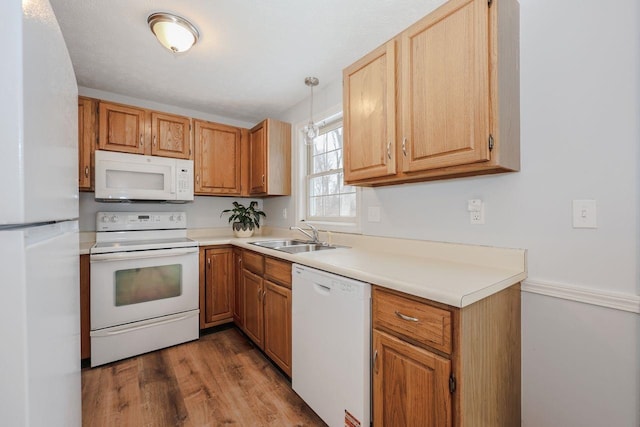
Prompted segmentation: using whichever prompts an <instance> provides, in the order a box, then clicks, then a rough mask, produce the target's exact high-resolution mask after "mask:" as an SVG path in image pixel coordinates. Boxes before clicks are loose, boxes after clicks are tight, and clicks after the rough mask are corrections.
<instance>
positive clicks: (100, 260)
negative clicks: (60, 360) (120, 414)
mask: <svg viewBox="0 0 640 427" xmlns="http://www.w3.org/2000/svg"><path fill="white" fill-rule="evenodd" d="M96 229H97V232H96V244H95V245H94V246H93V247H92V248H91V251H90V256H89V258H90V261H91V289H90V301H91V303H90V306H91V366H92V367H93V366H98V365H102V364H105V363H109V362H113V361H116V360H120V359H124V358H127V357H131V356H135V355H138V354H142V353H146V352H149V351H153V350H158V349H160V348H164V347H169V346H172V345H175V344H180V343H183V342H187V341H191V340H195V339H198V336H199V317H198V315H199V310H198V298H199V268H198V242H196V241H193V240H191V239H188V238H187V220H186V214H185V213H184V212H98V214H97V216H96Z"/></svg>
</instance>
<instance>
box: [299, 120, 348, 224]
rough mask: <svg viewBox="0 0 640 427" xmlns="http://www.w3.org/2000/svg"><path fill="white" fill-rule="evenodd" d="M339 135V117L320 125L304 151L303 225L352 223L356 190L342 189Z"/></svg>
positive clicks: (342, 178)
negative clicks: (306, 222)
mask: <svg viewBox="0 0 640 427" xmlns="http://www.w3.org/2000/svg"><path fill="white" fill-rule="evenodd" d="M332 119H333V120H332ZM342 134H343V132H342V114H339V115H337V117H336V116H334V117H333V118H329V119H327V120H326V121H325V122H322V123H321V125H320V133H319V135H318V136H317V137H316V138H315V139H314V140H313V145H310V146H306V147H305V148H306V149H307V175H306V194H307V206H306V219H307V221H317V222H325V223H331V222H346V223H354V222H356V215H357V197H356V188H355V187H352V186H349V185H344V175H343V170H342V167H343V166H342V164H343V163H342V160H343V151H342Z"/></svg>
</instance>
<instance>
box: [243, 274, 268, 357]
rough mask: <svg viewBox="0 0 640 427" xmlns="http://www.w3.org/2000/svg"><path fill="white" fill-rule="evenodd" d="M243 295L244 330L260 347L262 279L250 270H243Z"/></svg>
mask: <svg viewBox="0 0 640 427" xmlns="http://www.w3.org/2000/svg"><path fill="white" fill-rule="evenodd" d="M242 281H243V295H244V322H243V323H244V331H245V333H246V334H247V335H248V336H249V338H251V340H252V341H253V342H254V343H255V344H256V345H257V346H258V347H260V348H262V345H263V338H264V330H263V323H262V322H263V317H264V314H263V313H264V308H263V305H262V297H263V295H262V293H263V292H264V289H263V279H262V277H260V276H258V275H257V274H254V273H252V272H250V271H249V270H243V272H242Z"/></svg>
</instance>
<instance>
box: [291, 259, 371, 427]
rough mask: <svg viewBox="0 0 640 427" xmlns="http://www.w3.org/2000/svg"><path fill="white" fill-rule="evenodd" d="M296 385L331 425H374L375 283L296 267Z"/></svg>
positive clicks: (293, 340)
mask: <svg viewBox="0 0 640 427" xmlns="http://www.w3.org/2000/svg"><path fill="white" fill-rule="evenodd" d="M292 293H293V297H292V299H293V302H292V322H291V323H292V330H293V332H292V347H293V348H292V375H291V382H292V387H293V389H294V390H295V392H296V393H298V395H300V397H302V399H303V400H304V401H305V402H307V404H308V405H309V406H310V407H311V409H313V410H314V411H315V412H316V413H317V414H318V415H319V416H320V418H322V419H323V420H324V422H326V423H327V424H328V425H329V426H330V427H343V426H347V427H369V424H370V419H371V409H370V408H371V357H370V354H371V285H370V284H368V283H363V282H359V281H356V280H352V279H347V278H345V277H342V276H337V275H335V274H330V273H327V272H325V271H321V270H316V269H313V268H309V267H305V266H301V265H298V264H294V265H293V290H292Z"/></svg>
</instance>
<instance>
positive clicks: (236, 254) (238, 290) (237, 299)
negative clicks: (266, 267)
mask: <svg viewBox="0 0 640 427" xmlns="http://www.w3.org/2000/svg"><path fill="white" fill-rule="evenodd" d="M233 264H234V269H235V280H234V292H233V321H234V322H235V323H236V325H238V326H239V327H240V328H244V325H243V323H242V321H243V314H242V313H243V308H244V299H243V297H244V293H243V291H242V288H243V287H242V249H237V248H235V249H234V250H233Z"/></svg>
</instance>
